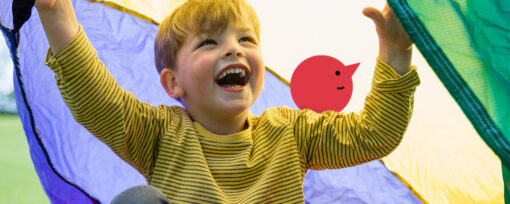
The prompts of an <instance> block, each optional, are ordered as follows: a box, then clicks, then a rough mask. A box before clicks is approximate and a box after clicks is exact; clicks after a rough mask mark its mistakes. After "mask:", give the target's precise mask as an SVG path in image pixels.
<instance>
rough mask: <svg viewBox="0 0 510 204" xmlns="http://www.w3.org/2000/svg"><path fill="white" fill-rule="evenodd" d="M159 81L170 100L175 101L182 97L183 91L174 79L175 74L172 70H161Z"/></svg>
mask: <svg viewBox="0 0 510 204" xmlns="http://www.w3.org/2000/svg"><path fill="white" fill-rule="evenodd" d="M160 81H161V85H163V88H164V89H165V91H166V93H167V94H168V95H169V96H171V97H172V98H175V99H177V98H180V97H182V96H183V95H184V89H182V87H181V86H179V83H178V82H177V78H176V72H175V71H174V70H171V69H170V68H164V69H163V70H161V75H160Z"/></svg>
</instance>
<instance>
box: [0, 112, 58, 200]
mask: <svg viewBox="0 0 510 204" xmlns="http://www.w3.org/2000/svg"><path fill="white" fill-rule="evenodd" d="M0 138H1V142H0V203H49V201H48V197H47V196H46V194H45V193H44V190H43V189H42V186H41V182H40V181H39V177H37V173H36V172H35V169H34V165H33V163H32V159H31V158H30V153H29V150H28V143H27V139H26V137H25V133H24V132H23V128H22V126H21V122H20V119H19V117H18V116H17V115H0Z"/></svg>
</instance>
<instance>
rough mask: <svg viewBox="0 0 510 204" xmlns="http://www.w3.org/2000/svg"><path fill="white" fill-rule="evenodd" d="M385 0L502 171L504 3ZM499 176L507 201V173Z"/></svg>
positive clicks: (508, 110) (509, 76)
mask: <svg viewBox="0 0 510 204" xmlns="http://www.w3.org/2000/svg"><path fill="white" fill-rule="evenodd" d="M389 3H390V5H391V6H392V8H393V9H394V10H395V13H396V14H397V16H398V17H399V19H400V20H401V22H402V24H403V26H404V28H405V29H406V31H407V32H408V33H409V34H410V37H411V38H412V39H413V41H414V42H415V43H416V45H417V47H418V48H419V49H420V51H421V52H422V53H423V55H424V57H425V58H426V59H427V61H428V62H429V64H430V66H431V67H432V68H433V70H434V71H435V72H436V74H437V76H438V77H439V78H440V79H441V81H442V82H443V84H444V86H445V87H446V88H447V89H448V91H449V92H450V94H451V95H452V97H453V98H454V99H455V100H456V102H457V103H458V105H459V106H460V108H461V109H462V110H463V112H464V113H465V115H466V117H467V118H469V120H470V122H471V123H472V125H473V127H474V128H475V129H476V131H477V132H478V134H479V135H480V136H481V138H482V139H483V141H485V143H486V144H487V145H488V146H489V147H490V148H491V149H492V150H493V151H494V153H496V154H497V155H498V157H499V158H500V159H501V162H502V164H503V165H502V168H503V172H504V173H506V172H508V168H509V167H510V159H509V157H510V145H509V138H510V125H508V124H509V123H510V106H509V104H510V58H509V57H508V56H510V40H509V36H510V29H509V28H510V22H509V21H508V19H510V2H508V1H505V0H491V1H479V0H473V1H466V0H455V1H446V0H441V1H435V2H423V1H417V0H408V1H404V0H390V1H389ZM445 31H447V32H445ZM504 179H505V183H506V185H505V186H506V187H505V188H504V189H505V195H506V196H505V197H506V198H505V199H507V200H508V199H509V198H508V190H509V189H508V188H509V187H508V181H507V179H508V175H506V176H505V177H504Z"/></svg>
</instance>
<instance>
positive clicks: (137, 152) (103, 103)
mask: <svg viewBox="0 0 510 204" xmlns="http://www.w3.org/2000/svg"><path fill="white" fill-rule="evenodd" d="M45 64H46V65H48V66H49V67H50V69H51V70H53V71H54V72H55V79H56V82H57V86H58V88H59V90H60V92H61V94H62V97H63V99H64V101H65V103H66V104H67V106H68V107H69V109H70V110H71V112H72V115H73V117H74V118H75V120H76V121H77V122H78V123H80V124H81V125H82V126H83V127H85V128H86V129H87V130H88V131H89V132H90V133H92V134H93V135H94V136H96V137H98V138H99V139H100V140H101V141H103V142H104V143H106V144H107V145H108V146H109V147H110V148H111V149H112V150H113V151H114V152H115V153H116V154H118V155H119V156H120V157H121V158H122V159H124V160H125V161H127V162H128V163H130V164H131V165H132V166H134V167H135V168H136V169H137V170H138V171H140V172H141V173H142V174H143V175H145V176H146V177H147V176H148V175H150V174H151V173H152V168H153V165H154V162H155V161H154V158H155V156H156V155H155V154H156V152H157V151H156V150H155V148H156V147H157V146H158V143H159V138H160V135H161V134H160V133H161V131H160V129H161V126H162V123H163V122H164V119H165V115H166V114H167V113H166V112H167V111H166V110H167V109H166V108H164V107H163V106H160V107H152V106H150V105H149V104H148V103H142V102H140V101H138V100H137V99H136V98H135V96H134V95H133V94H132V93H130V92H127V91H125V90H124V89H122V88H121V87H120V86H119V85H118V84H117V83H116V81H115V79H114V78H113V77H112V75H111V74H110V72H109V71H108V70H107V69H106V67H105V66H104V64H103V63H102V62H101V61H100V60H99V59H98V57H97V55H96V50H95V49H94V48H93V47H92V45H91V44H90V42H89V40H88V38H87V36H86V34H85V32H84V31H83V28H82V27H81V26H80V28H79V31H78V33H77V34H76V36H75V37H74V39H73V40H72V42H70V43H69V44H68V45H67V46H66V47H65V48H64V49H63V50H62V51H60V52H59V53H57V54H56V55H53V54H52V53H51V51H50V50H49V49H48V52H47V55H46V59H45Z"/></svg>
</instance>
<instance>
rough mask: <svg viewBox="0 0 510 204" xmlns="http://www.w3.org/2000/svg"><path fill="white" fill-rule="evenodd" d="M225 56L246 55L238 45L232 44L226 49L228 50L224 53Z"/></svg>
mask: <svg viewBox="0 0 510 204" xmlns="http://www.w3.org/2000/svg"><path fill="white" fill-rule="evenodd" d="M223 56H225V57H230V56H236V57H244V53H243V51H242V50H241V49H240V48H239V47H238V46H232V47H230V48H228V49H227V50H226V52H225V53H224V55H223Z"/></svg>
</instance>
